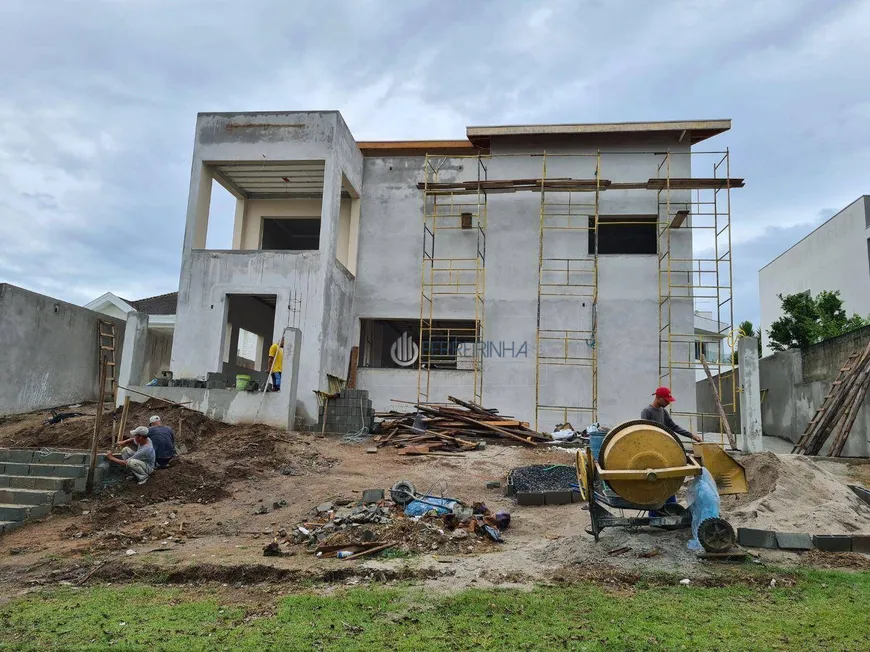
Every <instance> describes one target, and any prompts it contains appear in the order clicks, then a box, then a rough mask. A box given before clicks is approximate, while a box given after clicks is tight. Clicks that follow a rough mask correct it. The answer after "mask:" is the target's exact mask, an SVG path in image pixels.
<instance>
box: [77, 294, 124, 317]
mask: <svg viewBox="0 0 870 652" xmlns="http://www.w3.org/2000/svg"><path fill="white" fill-rule="evenodd" d="M110 305H112V306H115V307H116V308H118V310H121V311H123V312H130V311H131V310H133V306H131V305H130V304H129V303H127V302H126V301H124V300H123V299H121V298H120V297H119V296H118V295H116V294H114V293H112V292H106V293H105V294H103V295H101V296H99V297H97V298H96V299H94V300H93V301H91V302H90V303H86V304H85V306H84V307H85V308H87V309H88V310H94V311H96V312H101V311H102V309H103V308H105V307H106V306H110Z"/></svg>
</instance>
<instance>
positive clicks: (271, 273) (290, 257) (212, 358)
mask: <svg viewBox="0 0 870 652" xmlns="http://www.w3.org/2000/svg"><path fill="white" fill-rule="evenodd" d="M319 264H320V252H317V251H312V252H306V253H299V254H288V253H283V252H266V251H261V252H244V251H238V252H213V251H193V252H191V253H190V254H189V255H188V256H186V257H185V258H184V259H183V261H182V276H181V286H180V287H179V293H178V317H177V319H178V322H177V326H176V328H175V338H174V341H173V346H172V372H173V374H174V376H175V377H176V378H201V379H205V377H206V374H207V373H208V372H212V371H219V370H221V369H222V368H223V350H224V346H225V344H224V341H225V332H226V324H227V312H228V301H227V295H230V294H274V295H276V297H277V299H276V309H275V322H274V330H273V333H272V337H271V338H269V340H270V341H277V340H278V339H280V334H281V332H282V331H283V329H284V328H285V327H286V326H287V325H288V324H293V325H297V326H298V327H299V328H300V329H301V330H302V340H303V344H302V353H301V360H300V371H299V373H300V378H299V386H300V388H301V391H300V403H301V405H300V408H301V409H303V410H307V416H306V418H308V417H311V418H312V422H314V421H315V420H316V419H317V401H316V398H315V396H314V394H313V393H312V390H313V389H319V388H320V387H321V385H320V380H319V373H320V346H321V345H320V339H321V333H322V330H323V294H324V287H323V285H321V284H320V282H319V280H318V279H319V276H318V267H319ZM297 299H298V303H296V300H297ZM291 310H293V311H295V312H291ZM306 401H307V402H306Z"/></svg>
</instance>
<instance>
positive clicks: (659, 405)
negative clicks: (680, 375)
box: [640, 387, 704, 442]
mask: <svg viewBox="0 0 870 652" xmlns="http://www.w3.org/2000/svg"><path fill="white" fill-rule="evenodd" d="M653 396H654V397H655V398H654V399H653V402H652V403H650V404H649V405H648V406H646V407H645V408H644V409H643V410H642V411H641V413H640V418H641V419H646V420H647V421H655V422H656V423H658V424H661V425H663V426H665V427H666V428H670V429H671V430H673V431H674V432H675V433H677V434H678V435H681V436H683V437H688V438H689V439H692V440H694V441H698V442H700V441H704V440H703V438H702V437H701V436H700V435H693V434H692V433H691V432H689V431H688V430H686V429H685V428H683V427H682V426H678V425H677V424H676V423H674V420H673V419H671V415H670V414H668V411H667V410H665V408H666V407H667V406H668V405H670V404H671V403H673V402H674V401H676V400H677V399H675V398H674V397H673V395H672V394H671V390H670V388H668V387H659V388H658V389H657V390H656V391H655V394H653Z"/></svg>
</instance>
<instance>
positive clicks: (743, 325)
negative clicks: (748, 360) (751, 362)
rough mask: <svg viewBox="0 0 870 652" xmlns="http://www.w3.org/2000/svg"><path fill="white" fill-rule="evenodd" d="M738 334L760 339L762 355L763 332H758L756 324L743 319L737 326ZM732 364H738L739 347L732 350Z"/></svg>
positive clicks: (759, 344) (759, 346)
mask: <svg viewBox="0 0 870 652" xmlns="http://www.w3.org/2000/svg"><path fill="white" fill-rule="evenodd" d="M737 334H738V336H739V337H755V338H757V339H758V357H759V358H760V357H761V333H758V332H756V330H755V325H754V324H753V323H752V322H751V321H749V320H746V321H742V322H740V324H739V325H738V326H737ZM731 360H732V364H735V365H736V364H737V349H734V351H732V352H731Z"/></svg>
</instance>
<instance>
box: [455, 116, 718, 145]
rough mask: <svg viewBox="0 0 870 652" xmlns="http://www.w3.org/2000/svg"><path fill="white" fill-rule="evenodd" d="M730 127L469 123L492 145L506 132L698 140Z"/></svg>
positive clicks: (473, 133)
mask: <svg viewBox="0 0 870 652" xmlns="http://www.w3.org/2000/svg"><path fill="white" fill-rule="evenodd" d="M729 129H731V120H730V119H724V120H674V121H666V122H598V123H589V124H559V125H512V126H500V127H499V126H495V127H468V128H466V130H465V133H466V135H467V136H468V140H469V142H471V144H472V145H475V146H477V147H486V148H488V147H489V145H490V141H491V139H492V138H493V137H506V136H551V135H552V136H577V135H592V134H598V135H600V134H608V135H610V134H631V135H638V134H653V133H656V134H662V133H667V134H673V135H675V136H676V137H677V138H678V139H679V140H680V141H682V140H683V139H686V138H688V140H689V142H690V143H691V144H695V143H698V142H701V141H702V140H705V139H707V138H711V137H712V136H716V135H717V134H721V133H723V132H725V131H728V130H729Z"/></svg>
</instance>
